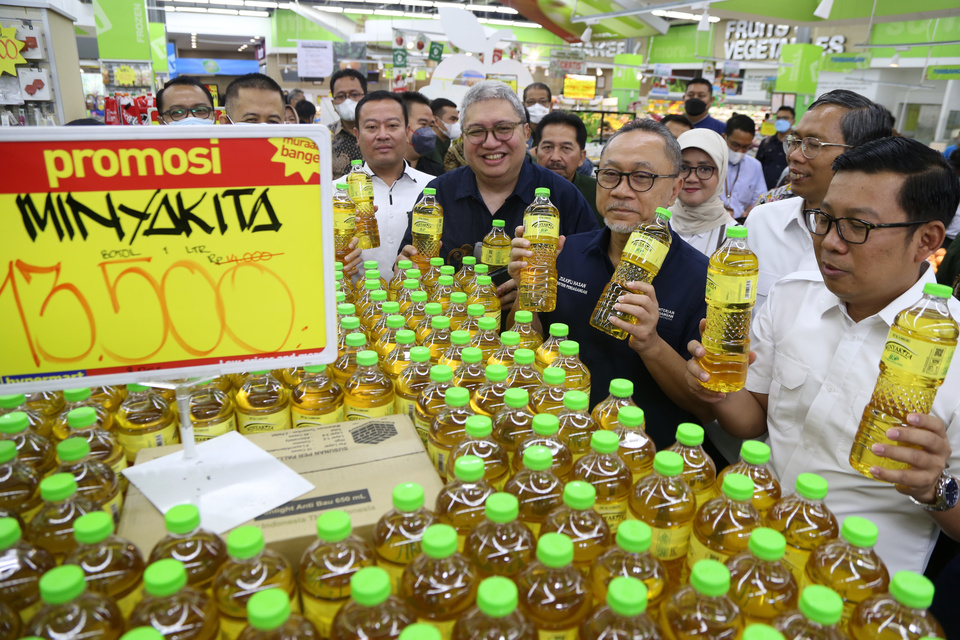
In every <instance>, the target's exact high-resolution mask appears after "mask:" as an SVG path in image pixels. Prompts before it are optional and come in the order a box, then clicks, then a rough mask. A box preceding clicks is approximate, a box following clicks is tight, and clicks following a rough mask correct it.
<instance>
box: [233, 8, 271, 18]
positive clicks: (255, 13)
mask: <svg viewBox="0 0 960 640" xmlns="http://www.w3.org/2000/svg"><path fill="white" fill-rule="evenodd" d="M237 13H239V14H240V15H242V16H247V17H248V18H269V17H270V12H269V11H244V10H243V9H241V10H240V11H238V12H237Z"/></svg>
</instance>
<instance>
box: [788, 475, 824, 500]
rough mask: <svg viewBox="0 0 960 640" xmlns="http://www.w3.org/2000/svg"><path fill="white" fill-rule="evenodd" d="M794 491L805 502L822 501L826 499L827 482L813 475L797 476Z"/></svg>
mask: <svg viewBox="0 0 960 640" xmlns="http://www.w3.org/2000/svg"><path fill="white" fill-rule="evenodd" d="M796 489H797V493H799V494H800V495H801V496H803V497H804V498H806V499H807V500H823V499H824V498H826V497H827V481H826V479H825V478H823V477H822V476H818V475H817V474H815V473H801V474H800V475H798V476H797V485H796Z"/></svg>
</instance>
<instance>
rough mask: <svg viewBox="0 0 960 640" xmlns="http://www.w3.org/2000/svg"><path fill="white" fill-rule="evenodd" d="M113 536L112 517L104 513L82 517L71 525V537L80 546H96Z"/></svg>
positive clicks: (94, 513)
mask: <svg viewBox="0 0 960 640" xmlns="http://www.w3.org/2000/svg"><path fill="white" fill-rule="evenodd" d="M112 535H113V517H112V516H111V515H110V514H109V513H107V512H106V511H94V512H92V513H88V514H86V515H82V516H80V517H79V518H77V519H76V521H75V522H74V523H73V537H74V539H76V541H77V542H79V543H80V544H97V543H98V542H103V541H104V540H106V539H107V538H109V537H110V536H112Z"/></svg>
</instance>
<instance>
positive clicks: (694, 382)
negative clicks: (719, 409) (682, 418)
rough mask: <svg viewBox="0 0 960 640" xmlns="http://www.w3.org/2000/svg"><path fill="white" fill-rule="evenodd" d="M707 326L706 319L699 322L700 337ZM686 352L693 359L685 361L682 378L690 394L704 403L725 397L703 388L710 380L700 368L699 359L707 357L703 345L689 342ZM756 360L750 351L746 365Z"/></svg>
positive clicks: (717, 392)
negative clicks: (684, 370)
mask: <svg viewBox="0 0 960 640" xmlns="http://www.w3.org/2000/svg"><path fill="white" fill-rule="evenodd" d="M706 326H707V320H706V318H704V319H702V320H700V335H701V336H702V335H703V331H704V329H705V328H706ZM687 351H689V352H690V355H692V356H693V357H692V358H690V359H689V360H687V362H686V372H685V374H684V378H685V379H686V381H687V387H688V388H689V389H690V392H691V393H692V394H693V395H695V396H696V397H697V398H699V399H700V400H703V401H704V402H710V403H715V402H720V401H721V400H723V399H724V398H726V397H727V394H726V393H723V392H720V391H713V390H711V389H707V388H706V387H704V386H703V383H704V382H708V381H709V380H710V374H709V373H707V372H706V371H705V370H704V369H703V368H702V367H701V366H700V359H701V358H703V357H704V356H706V355H707V350H706V349H704V347H703V344H701V343H700V342H698V341H696V340H691V341H690V342H689V343H688V344H687ZM756 360H757V354H756V352H755V351H751V352H750V355H749V357H748V360H747V362H748V364H753V363H754V362H756Z"/></svg>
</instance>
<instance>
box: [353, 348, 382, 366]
mask: <svg viewBox="0 0 960 640" xmlns="http://www.w3.org/2000/svg"><path fill="white" fill-rule="evenodd" d="M377 358H378V356H377V352H376V351H361V352H359V353H357V364H358V365H360V366H361V367H372V366H375V365H376V364H377Z"/></svg>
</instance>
